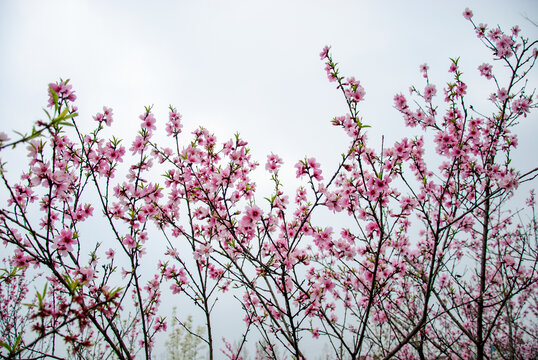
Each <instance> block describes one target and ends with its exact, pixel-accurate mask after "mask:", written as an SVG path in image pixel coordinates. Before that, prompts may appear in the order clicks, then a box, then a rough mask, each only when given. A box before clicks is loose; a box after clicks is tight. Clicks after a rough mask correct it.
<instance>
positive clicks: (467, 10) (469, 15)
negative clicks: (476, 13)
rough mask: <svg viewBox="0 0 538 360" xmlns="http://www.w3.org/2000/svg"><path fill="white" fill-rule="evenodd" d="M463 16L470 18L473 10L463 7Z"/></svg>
mask: <svg viewBox="0 0 538 360" xmlns="http://www.w3.org/2000/svg"><path fill="white" fill-rule="evenodd" d="M463 17H464V18H466V19H467V20H471V18H472V17H473V12H472V11H471V10H469V8H465V10H464V11H463Z"/></svg>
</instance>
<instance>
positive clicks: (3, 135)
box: [0, 131, 9, 144]
mask: <svg viewBox="0 0 538 360" xmlns="http://www.w3.org/2000/svg"><path fill="white" fill-rule="evenodd" d="M8 140H9V136H7V134H6V133H5V132H3V131H1V132H0V144H1V143H3V142H6V141H8Z"/></svg>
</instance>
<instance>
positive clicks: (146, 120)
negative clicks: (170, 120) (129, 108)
mask: <svg viewBox="0 0 538 360" xmlns="http://www.w3.org/2000/svg"><path fill="white" fill-rule="evenodd" d="M140 120H142V129H146V130H148V131H152V130H155V129H156V128H157V127H156V126H155V122H156V121H157V120H155V117H154V116H153V114H152V113H146V114H142V115H140Z"/></svg>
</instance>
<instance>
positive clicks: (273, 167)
mask: <svg viewBox="0 0 538 360" xmlns="http://www.w3.org/2000/svg"><path fill="white" fill-rule="evenodd" d="M280 165H282V159H281V158H280V157H278V156H277V155H275V154H271V155H267V163H266V164H265V169H266V170H267V171H269V172H270V173H276V172H277V171H278V169H279V168H280Z"/></svg>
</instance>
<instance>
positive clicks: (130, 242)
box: [122, 235, 136, 250]
mask: <svg viewBox="0 0 538 360" xmlns="http://www.w3.org/2000/svg"><path fill="white" fill-rule="evenodd" d="M122 243H123V245H125V246H126V247H127V248H128V249H129V250H133V249H135V248H136V241H135V239H133V237H132V236H131V235H125V238H124V239H123V241H122Z"/></svg>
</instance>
